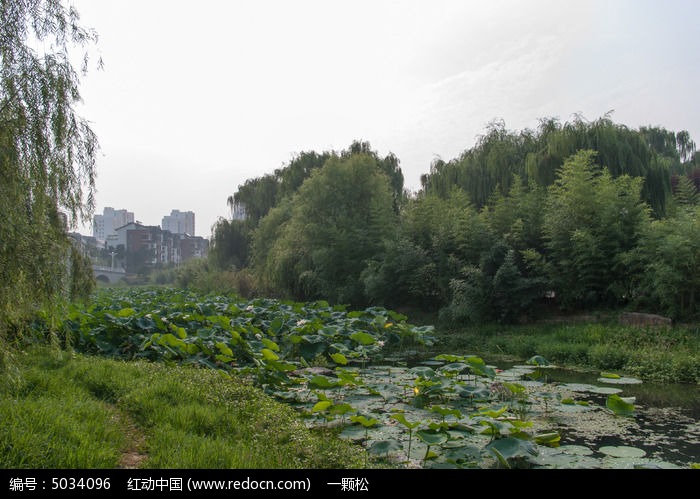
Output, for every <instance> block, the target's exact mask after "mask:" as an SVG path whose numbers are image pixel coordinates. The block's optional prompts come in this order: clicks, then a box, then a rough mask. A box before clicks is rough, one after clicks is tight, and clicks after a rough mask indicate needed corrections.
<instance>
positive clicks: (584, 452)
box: [558, 445, 593, 456]
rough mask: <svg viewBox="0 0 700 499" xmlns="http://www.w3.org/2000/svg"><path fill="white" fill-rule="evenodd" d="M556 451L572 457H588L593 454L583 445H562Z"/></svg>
mask: <svg viewBox="0 0 700 499" xmlns="http://www.w3.org/2000/svg"><path fill="white" fill-rule="evenodd" d="M558 450H559V451H560V452H563V453H564V454H571V455H574V456H590V455H591V454H593V451H592V450H591V449H589V448H588V447H586V446H585V445H562V446H560V447H559V448H558Z"/></svg>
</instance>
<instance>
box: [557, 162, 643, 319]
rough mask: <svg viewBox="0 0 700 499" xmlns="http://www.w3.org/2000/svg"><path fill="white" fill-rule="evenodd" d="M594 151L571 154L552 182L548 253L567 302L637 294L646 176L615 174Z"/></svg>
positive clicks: (608, 301)
mask: <svg viewBox="0 0 700 499" xmlns="http://www.w3.org/2000/svg"><path fill="white" fill-rule="evenodd" d="M594 155H595V153H594V152H593V151H579V152H578V153H577V154H575V155H573V156H572V157H571V158H569V159H567V160H566V161H565V163H564V166H562V168H561V169H560V171H559V174H558V178H557V181H556V182H555V183H554V185H552V186H550V188H549V192H548V195H547V204H546V207H545V217H544V236H545V240H546V255H547V259H548V262H549V273H550V278H551V281H552V283H553V285H554V286H555V291H556V293H557V297H558V299H559V300H560V301H561V303H562V305H564V306H566V307H591V306H597V305H609V306H613V305H619V304H622V303H625V302H626V301H628V300H629V299H630V298H631V296H630V293H631V287H632V284H631V283H632V280H633V273H634V272H633V270H632V269H631V268H630V267H629V259H628V258H627V255H628V254H629V253H630V252H633V251H634V250H635V248H636V246H637V244H638V241H639V237H640V235H641V233H642V230H643V229H644V227H645V224H646V223H648V206H647V205H646V204H645V203H643V202H642V201H641V189H642V179H641V178H639V177H637V178H632V177H630V176H627V175H623V176H620V177H617V178H613V177H612V175H611V174H610V173H609V171H608V170H607V169H602V170H601V169H600V168H599V167H598V166H597V165H595V163H594V161H593V158H594Z"/></svg>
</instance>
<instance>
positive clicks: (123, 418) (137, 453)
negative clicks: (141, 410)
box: [112, 406, 148, 469]
mask: <svg viewBox="0 0 700 499" xmlns="http://www.w3.org/2000/svg"><path fill="white" fill-rule="evenodd" d="M112 407H113V410H114V413H113V414H114V415H113V419H114V423H115V424H116V425H117V426H118V427H119V428H120V429H121V431H122V432H123V434H124V436H125V438H126V445H125V446H124V448H123V449H122V455H121V458H120V459H119V465H118V466H117V468H118V469H137V468H139V467H140V466H141V464H142V463H143V461H145V460H146V458H147V457H148V454H146V453H145V448H146V436H145V435H144V434H143V432H142V431H141V429H140V428H139V427H138V426H137V425H136V423H135V422H134V421H133V420H132V419H131V418H130V417H129V415H128V414H125V413H124V412H123V411H121V410H120V409H119V408H117V407H116V406H112Z"/></svg>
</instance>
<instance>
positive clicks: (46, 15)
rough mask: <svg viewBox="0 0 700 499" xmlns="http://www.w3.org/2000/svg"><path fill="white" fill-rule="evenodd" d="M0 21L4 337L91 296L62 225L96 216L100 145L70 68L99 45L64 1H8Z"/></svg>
mask: <svg viewBox="0 0 700 499" xmlns="http://www.w3.org/2000/svg"><path fill="white" fill-rule="evenodd" d="M0 17H1V18H2V23H0V213H2V223H1V224H0V281H1V282H2V287H0V332H2V331H3V330H4V329H6V328H7V327H8V326H9V325H11V324H15V323H16V322H17V320H18V319H23V318H25V317H26V316H29V315H30V314H31V313H33V311H34V310H35V309H36V307H37V306H39V305H42V304H51V303H55V302H56V301H57V300H60V299H63V298H67V297H68V296H69V295H70V294H71V292H74V293H78V294H80V293H81V292H82V291H85V290H87V291H88V292H89V289H90V287H91V286H90V283H89V280H90V278H89V275H90V273H88V274H84V275H82V276H80V275H78V274H77V273H78V272H79V271H80V270H82V269H84V268H85V266H84V265H82V262H81V261H78V260H76V261H75V265H72V264H71V261H72V259H71V254H75V253H74V252H72V250H71V247H70V245H69V242H68V238H67V236H66V228H67V226H68V225H69V224H70V225H72V224H74V223H75V222H76V221H77V220H78V219H79V218H80V217H81V216H89V215H90V214H91V211H92V207H93V204H94V201H93V194H94V180H95V155H96V150H97V139H96V137H95V135H94V133H93V132H92V130H91V129H90V127H89V125H88V122H87V121H86V120H84V119H83V118H81V117H80V116H78V115H77V114H76V112H75V106H76V104H77V103H78V102H79V101H80V93H79V91H78V83H79V82H78V76H77V74H76V71H75V69H74V68H73V66H72V64H71V57H72V56H74V55H75V54H72V53H71V48H72V47H75V46H77V47H86V46H88V45H89V44H91V43H93V42H94V41H95V40H96V35H95V33H93V32H91V31H88V30H85V29H83V28H82V27H81V26H80V25H79V24H78V22H79V16H78V14H77V12H76V11H75V10H74V9H73V8H72V7H70V8H67V7H65V6H64V2H62V1H60V0H30V1H21V2H20V1H11V0H3V1H2V2H0ZM37 42H38V43H37ZM33 47H43V49H37V48H33ZM84 63H87V58H85V60H84ZM71 269H72V271H73V275H72V276H71V275H69V271H70V270H71ZM81 281H82V282H81Z"/></svg>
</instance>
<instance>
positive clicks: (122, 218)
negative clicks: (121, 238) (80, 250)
mask: <svg viewBox="0 0 700 499" xmlns="http://www.w3.org/2000/svg"><path fill="white" fill-rule="evenodd" d="M133 221H134V213H133V212H131V211H127V210H115V209H114V208H111V207H107V208H105V209H104V210H103V211H102V215H95V216H94V217H93V218H92V237H94V238H95V239H98V240H99V241H102V242H104V241H106V240H107V238H108V237H109V236H115V235H116V234H117V233H116V229H118V228H119V227H121V226H123V225H126V224H128V223H131V222H133Z"/></svg>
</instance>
